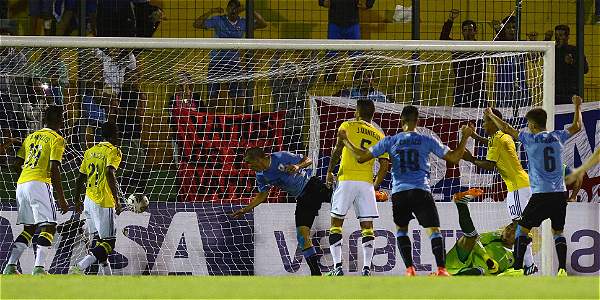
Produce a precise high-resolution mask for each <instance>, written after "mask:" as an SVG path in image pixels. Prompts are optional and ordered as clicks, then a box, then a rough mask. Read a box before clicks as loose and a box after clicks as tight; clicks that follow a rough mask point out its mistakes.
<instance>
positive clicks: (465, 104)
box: [0, 37, 554, 275]
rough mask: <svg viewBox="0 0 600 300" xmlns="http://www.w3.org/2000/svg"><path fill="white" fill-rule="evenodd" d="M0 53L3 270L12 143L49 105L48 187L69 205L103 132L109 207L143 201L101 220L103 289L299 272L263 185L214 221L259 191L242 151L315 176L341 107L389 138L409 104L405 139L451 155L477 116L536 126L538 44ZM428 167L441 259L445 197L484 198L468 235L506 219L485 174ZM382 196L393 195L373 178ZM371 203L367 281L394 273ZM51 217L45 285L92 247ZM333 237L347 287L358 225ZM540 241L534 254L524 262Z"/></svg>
mask: <svg viewBox="0 0 600 300" xmlns="http://www.w3.org/2000/svg"><path fill="white" fill-rule="evenodd" d="M0 42H1V47H0V96H1V101H0V124H1V126H0V128H1V137H2V140H1V141H2V142H4V141H8V140H9V138H14V140H16V142H15V144H14V145H12V146H8V147H7V149H6V151H4V152H5V153H2V152H0V153H2V155H1V156H0V160H1V162H0V204H1V211H0V214H1V218H0V265H2V266H4V264H5V263H6V260H7V258H8V254H9V251H10V245H11V242H12V240H13V239H14V237H16V235H18V234H19V232H20V231H21V229H22V227H21V226H18V225H15V223H16V216H17V204H16V200H15V187H16V181H17V178H18V174H17V173H16V172H15V171H13V170H12V169H11V168H10V167H9V166H10V165H11V164H13V163H14V160H15V153H16V150H17V149H18V147H19V145H20V144H19V143H20V142H21V141H22V140H23V139H24V138H25V137H26V135H27V134H28V133H31V132H33V131H35V130H37V129H40V128H42V127H43V123H42V119H41V116H42V112H43V111H44V109H45V108H46V107H48V106H49V105H61V106H63V107H64V108H65V126H64V128H63V129H62V130H61V132H60V133H61V134H62V136H63V137H65V139H66V141H67V147H66V151H65V154H64V157H63V162H62V178H63V186H64V188H65V193H66V198H67V200H68V201H69V202H71V203H72V200H73V197H74V195H73V193H74V186H75V179H76V177H77V176H78V169H79V165H80V163H81V160H82V156H83V152H84V151H85V150H86V149H88V148H89V147H91V145H93V144H94V143H97V142H99V141H101V130H100V124H102V123H103V122H106V121H114V122H117V124H118V125H119V128H120V131H121V140H120V147H121V149H122V151H123V161H122V163H121V166H120V168H119V170H118V172H117V177H118V182H119V184H120V187H121V189H122V191H123V193H124V196H125V197H124V198H127V196H129V195H131V194H133V193H143V194H145V195H146V196H147V197H148V198H149V199H150V207H149V209H148V211H147V212H144V213H141V214H135V213H133V212H130V211H125V212H123V213H122V214H121V215H119V216H117V218H116V226H117V243H116V247H115V253H114V254H112V255H111V256H110V258H109V261H110V263H111V264H112V267H113V270H114V272H115V273H117V274H150V275H154V274H163V275H166V274H171V275H191V274H210V275H235V274H238V275H239V274H242V275H249V274H278V275H285V274H306V273H307V268H306V266H304V264H303V263H302V255H301V252H300V251H299V249H297V242H296V234H295V229H294V216H293V215H294V199H293V198H292V197H288V196H287V195H286V194H285V192H281V191H279V190H277V189H276V188H273V189H272V190H271V193H270V194H269V198H268V200H267V203H264V204H261V205H260V206H258V207H257V208H256V209H255V210H254V211H253V212H251V213H248V214H246V215H245V216H244V217H242V218H240V219H233V218H231V217H229V215H228V214H230V213H232V212H233V211H235V210H237V209H239V208H240V207H242V206H243V205H245V204H247V203H248V202H249V201H250V200H251V198H252V196H253V195H254V194H255V193H256V192H257V189H256V184H255V177H254V172H253V171H251V170H250V169H249V168H248V166H247V165H245V164H244V162H243V154H244V151H245V150H246V149H248V148H250V147H262V148H264V149H265V151H266V152H275V151H284V150H285V151H291V152H296V153H301V154H304V155H307V156H309V157H311V158H312V160H313V165H312V166H311V167H310V170H311V171H310V172H311V173H312V175H314V176H317V177H319V178H321V179H324V174H325V171H326V168H327V164H328V162H329V157H330V155H331V151H332V148H333V145H334V141H335V132H336V129H337V127H338V126H339V125H340V124H341V122H343V121H344V120H347V119H351V118H353V115H354V110H355V105H356V100H357V99H370V100H373V101H375V106H376V112H375V117H374V120H373V122H374V123H376V124H377V125H378V126H379V127H381V129H382V130H383V132H384V133H385V134H386V135H393V134H395V133H397V132H398V131H399V130H400V129H399V128H400V124H399V115H400V111H401V110H402V108H403V107H404V106H405V105H409V104H412V105H416V106H418V107H419V110H420V116H421V118H422V120H421V122H420V123H419V125H420V129H419V130H420V131H421V132H423V133H426V134H428V135H432V136H434V137H436V138H438V139H440V140H441V141H442V142H443V143H444V144H446V145H448V146H450V147H451V148H455V147H456V146H457V144H458V140H459V133H458V131H459V128H460V126H461V125H464V124H467V123H469V122H471V123H473V124H475V126H476V127H477V132H478V133H479V134H481V135H485V133H484V132H483V129H482V116H483V109H484V108H486V107H488V106H493V107H497V108H498V109H499V110H500V111H501V112H502V114H503V116H504V118H505V119H506V120H508V121H509V122H510V123H511V124H512V125H514V126H515V127H517V128H522V127H524V126H525V121H524V115H525V113H526V112H527V110H528V109H530V108H531V107H534V106H544V108H546V109H547V110H549V112H550V113H552V104H551V101H547V99H552V97H553V91H554V88H553V72H554V69H553V65H552V63H553V52H552V51H553V45H551V44H549V43H523V44H516V43H502V42H494V43H462V42H454V41H453V42H437V41H433V42H432V41H419V42H415V41H402V42H401V41H352V42H351V43H350V42H347V41H322V40H265V41H262V40H229V39H227V40H223V39H221V40H216V39H205V40H199V39H187V40H170V39H126V40H125V39H117V38H92V39H80V38H59V37H44V38H24V37H2V38H1V39H0ZM486 146H487V145H481V144H476V143H475V142H473V141H472V140H471V141H470V142H469V146H468V148H469V149H470V151H471V152H473V154H474V155H476V156H478V157H483V156H485V153H486ZM517 149H518V151H519V153H520V155H521V158H522V159H523V160H525V156H524V152H523V149H522V148H521V147H520V146H519V145H517ZM431 159H432V160H431V161H432V170H431V184H432V192H433V195H434V198H435V199H436V201H439V206H438V208H439V209H440V217H441V221H442V229H444V230H443V231H442V232H443V234H444V236H445V240H446V249H447V250H448V249H450V248H451V247H452V245H454V242H455V241H456V239H457V238H459V237H460V235H461V234H462V233H461V232H460V230H459V226H458V219H457V215H456V212H455V208H454V207H453V206H452V205H450V204H449V201H450V199H451V196H452V195H453V194H454V193H456V192H459V191H464V190H466V189H467V188H470V187H480V188H483V189H484V190H485V195H484V196H483V197H482V198H481V199H479V201H480V203H474V204H472V205H471V207H472V208H471V212H472V215H473V218H474V221H475V225H476V227H477V230H478V231H479V232H485V231H492V230H496V229H498V228H499V227H501V226H503V225H505V224H507V223H508V222H509V221H510V220H509V217H508V212H507V208H506V206H505V204H504V202H502V201H503V200H504V197H505V195H506V187H505V186H504V184H503V183H502V180H501V178H500V176H499V175H498V174H497V173H496V172H486V171H482V170H481V169H477V168H475V167H474V166H472V165H470V164H468V163H466V162H464V161H463V162H461V163H460V164H459V165H447V164H446V163H445V162H443V161H441V160H439V159H437V158H435V157H432V158H431ZM382 189H384V190H390V189H391V179H390V176H389V175H388V178H387V179H386V180H385V182H384V184H383V185H382ZM378 205H379V210H380V212H381V218H380V219H378V220H376V222H375V227H376V237H377V238H376V244H375V245H376V250H375V258H374V263H373V264H374V271H375V272H380V273H384V274H398V273H399V272H402V268H403V264H402V262H401V258H400V256H399V255H398V254H397V250H396V246H395V239H394V238H393V232H394V225H393V221H392V219H391V203H390V202H382V203H379V204H378ZM328 210H329V204H324V205H323V207H322V210H321V213H320V214H319V216H318V217H317V219H316V221H315V225H314V228H313V241H314V244H315V245H320V248H321V249H320V250H319V251H320V253H321V254H322V257H321V260H320V263H321V266H322V268H323V270H326V269H328V268H329V267H330V266H331V265H332V260H331V257H330V255H329V250H328V244H327V234H328V231H327V229H328V228H329V214H328ZM58 220H59V226H58V232H57V234H56V237H55V241H54V246H53V251H54V252H53V255H52V256H51V257H52V259H51V260H52V262H51V263H49V264H51V267H50V268H49V270H50V273H66V272H67V270H68V268H69V266H70V265H73V264H75V263H76V262H77V261H78V260H79V259H80V258H81V257H83V256H84V255H85V254H86V252H87V251H88V249H89V247H90V246H91V245H92V243H93V242H94V241H93V236H92V235H90V234H89V233H88V232H87V226H86V221H85V220H84V219H82V218H80V216H79V215H77V214H74V213H72V212H69V213H67V214H65V215H59V216H58ZM346 223H347V224H345V225H344V226H345V227H344V228H345V229H344V235H345V236H344V239H345V240H346V241H347V242H344V245H348V246H347V248H346V249H345V250H344V257H345V258H344V261H349V266H347V268H348V270H349V272H350V273H352V272H353V269H352V268H353V266H354V268H356V265H357V264H358V262H359V260H360V258H359V256H357V255H356V251H357V243H356V239H357V235H356V232H354V231H356V230H358V228H359V227H358V223H357V221H356V220H354V217H352V216H350V217H349V218H348V221H347V222H346ZM413 223H414V222H413ZM353 232H354V233H353ZM538 237H539V234H538ZM422 238H423V239H425V238H426V235H425V232H424V231H423V230H421V229H420V227H418V226H417V225H416V224H411V239H413V248H414V249H413V250H414V251H413V253H414V258H415V262H416V263H417V264H418V270H419V271H420V272H427V271H428V270H430V269H431V266H432V264H433V266H435V264H434V261H433V256H432V255H431V254H430V252H431V251H430V249H428V247H429V245H428V244H429V243H420V240H421V239H422ZM353 241H354V244H353ZM541 244H542V239H540V238H536V239H535V240H534V252H535V254H536V255H535V257H536V259H537V260H538V264H541V258H542V255H541V254H540V253H541V252H540V249H541V248H540V245H541ZM33 253H34V252H33V251H31V250H27V251H26V253H25V255H23V257H22V258H21V261H20V267H21V268H22V269H23V270H24V271H25V272H29V270H30V269H31V267H32V264H33ZM356 271H357V270H354V272H356ZM88 272H89V273H95V272H97V269H96V270H94V268H93V267H92V268H91V269H90V270H88Z"/></svg>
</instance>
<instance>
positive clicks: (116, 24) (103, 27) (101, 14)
mask: <svg viewBox="0 0 600 300" xmlns="http://www.w3.org/2000/svg"><path fill="white" fill-rule="evenodd" d="M135 33H136V29H135V13H134V11H133V6H132V5H131V0H98V4H97V7H96V35H97V36H101V37H105V36H108V37H134V36H135Z"/></svg>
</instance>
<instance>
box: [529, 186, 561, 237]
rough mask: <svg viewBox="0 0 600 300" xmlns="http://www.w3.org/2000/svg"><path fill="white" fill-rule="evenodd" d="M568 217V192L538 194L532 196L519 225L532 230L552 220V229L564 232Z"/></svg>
mask: <svg viewBox="0 0 600 300" xmlns="http://www.w3.org/2000/svg"><path fill="white" fill-rule="evenodd" d="M566 216H567V194H566V192H556V193H537V194H533V195H531V198H529V202H528V203H527V206H526V207H525V210H523V214H522V215H521V220H520V221H519V225H521V226H523V227H525V228H527V229H531V228H533V227H539V226H540V225H541V224H542V221H544V220H546V219H548V218H550V221H551V222H552V229H554V230H563V229H564V228H565V218H566Z"/></svg>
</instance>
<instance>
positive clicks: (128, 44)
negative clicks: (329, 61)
mask: <svg viewBox="0 0 600 300" xmlns="http://www.w3.org/2000/svg"><path fill="white" fill-rule="evenodd" d="M0 47H36V48H129V49H161V48H163V49H204V50H209V49H236V50H239V49H247V50H340V51H356V50H379V51H394V50H398V51H439V52H448V51H452V52H488V51H489V52H502V51H506V52H540V53H543V69H544V70H543V102H542V103H543V104H542V107H543V108H544V109H545V110H546V112H547V113H548V115H550V116H553V115H554V112H555V107H554V85H555V74H554V72H555V71H554V68H555V66H554V56H555V44H554V42H506V41H502V42H501V41H498V42H490V41H436V40H418V41H415V40H405V41H404V40H321V39H310V40H300V39H285V40H282V39H278V40H275V39H217V38H211V39H199V38H185V39H180V38H112V37H55V36H44V37H33V36H31V37H30V36H0ZM547 128H548V129H549V130H552V129H554V118H548V123H547ZM541 249H542V270H543V274H544V275H550V274H551V272H552V270H554V267H553V264H554V260H553V258H554V247H553V243H552V233H551V228H550V223H549V220H546V221H545V222H544V223H543V224H542V246H541Z"/></svg>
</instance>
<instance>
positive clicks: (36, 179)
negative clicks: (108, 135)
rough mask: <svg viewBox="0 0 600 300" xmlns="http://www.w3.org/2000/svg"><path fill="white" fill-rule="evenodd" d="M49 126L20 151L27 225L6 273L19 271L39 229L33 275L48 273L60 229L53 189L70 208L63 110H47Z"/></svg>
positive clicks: (20, 220) (20, 198) (22, 217)
mask: <svg viewBox="0 0 600 300" xmlns="http://www.w3.org/2000/svg"><path fill="white" fill-rule="evenodd" d="M44 122H45V123H46V125H47V127H45V128H42V129H40V130H38V131H36V132H34V133H32V134H30V135H28V136H27V138H25V141H23V145H22V146H21V148H20V149H19V151H18V152H17V157H18V159H17V165H18V167H20V168H22V170H21V175H20V176H19V180H18V181H17V202H18V204H19V205H18V207H19V211H18V216H17V224H23V225H24V226H23V232H21V234H19V236H17V238H16V239H15V241H14V243H13V245H12V248H11V252H10V257H9V259H8V263H7V265H6V267H4V272H3V273H4V274H19V271H18V270H17V262H18V261H19V258H20V257H21V255H22V254H23V251H25V249H27V248H28V247H29V245H30V243H31V238H32V237H33V235H34V234H35V232H36V231H37V230H38V228H39V232H40V233H39V235H38V238H37V249H36V255H35V265H34V267H33V271H32V274H33V275H40V274H47V272H46V271H45V270H44V266H45V263H46V257H47V256H48V254H49V252H50V248H51V246H52V240H53V239H54V233H55V232H56V205H55V203H54V196H53V190H54V189H56V196H57V198H58V205H59V210H60V211H61V213H63V214H64V213H66V212H67V211H68V209H69V208H68V205H67V201H66V200H65V195H64V193H63V188H62V183H61V175H60V162H61V160H62V156H63V152H64V151H65V140H64V139H63V138H62V137H61V136H60V134H58V131H59V130H60V129H61V128H62V126H63V109H62V107H60V106H50V107H48V109H46V111H45V113H44Z"/></svg>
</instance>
